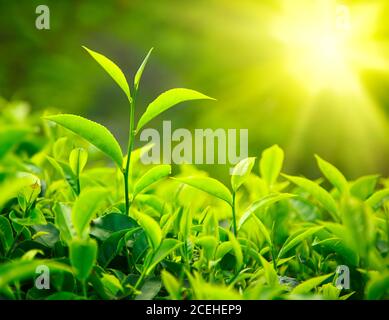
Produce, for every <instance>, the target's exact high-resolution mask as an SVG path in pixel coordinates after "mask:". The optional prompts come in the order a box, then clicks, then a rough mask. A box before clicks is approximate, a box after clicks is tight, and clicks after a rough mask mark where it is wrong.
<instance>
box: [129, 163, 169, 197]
mask: <svg viewBox="0 0 389 320" xmlns="http://www.w3.org/2000/svg"><path fill="white" fill-rule="evenodd" d="M171 171H172V168H171V166H170V165H168V164H162V165H159V166H155V167H153V168H151V169H150V170H149V171H147V172H146V173H145V174H144V175H143V176H141V177H140V178H139V179H138V181H137V182H136V183H135V187H134V197H135V196H136V195H137V194H138V193H140V192H142V191H143V190H144V189H146V188H147V187H148V186H150V185H152V184H153V183H155V182H157V181H158V180H161V179H163V178H165V177H167V176H168V175H169V174H170V173H171Z"/></svg>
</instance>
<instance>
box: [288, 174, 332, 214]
mask: <svg viewBox="0 0 389 320" xmlns="http://www.w3.org/2000/svg"><path fill="white" fill-rule="evenodd" d="M284 177H285V178H287V179H288V180H290V181H292V182H293V183H294V184H296V185H298V186H299V187H300V188H302V189H304V190H305V191H307V192H308V193H310V194H311V195H312V196H313V198H315V199H316V200H317V201H318V202H319V203H320V204H321V205H322V206H323V207H324V208H325V209H326V210H327V211H328V212H329V213H330V214H331V216H332V217H333V219H334V220H335V221H337V220H339V218H338V217H339V213H338V208H337V206H336V202H335V200H334V198H332V196H331V195H330V194H329V193H328V192H327V190H325V189H324V188H322V187H320V186H319V185H318V184H317V183H315V182H313V181H311V180H308V179H305V178H301V177H293V176H288V175H284Z"/></svg>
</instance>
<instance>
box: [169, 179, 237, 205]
mask: <svg viewBox="0 0 389 320" xmlns="http://www.w3.org/2000/svg"><path fill="white" fill-rule="evenodd" d="M173 179H174V180H177V181H179V182H182V183H185V184H187V185H189V186H191V187H194V188H196V189H199V190H202V191H204V192H206V193H209V194H210V195H212V196H214V197H216V198H219V199H221V200H224V201H226V202H227V203H228V204H229V205H230V206H232V195H231V192H230V190H228V188H227V187H226V186H225V185H224V184H222V183H221V182H219V181H218V180H216V179H213V178H209V177H186V178H173Z"/></svg>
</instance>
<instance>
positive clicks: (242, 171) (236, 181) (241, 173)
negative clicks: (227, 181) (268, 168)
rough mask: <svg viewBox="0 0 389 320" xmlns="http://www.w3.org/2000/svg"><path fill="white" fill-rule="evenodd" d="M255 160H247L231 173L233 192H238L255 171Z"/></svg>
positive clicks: (242, 161) (241, 162) (240, 162)
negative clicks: (252, 171)
mask: <svg viewBox="0 0 389 320" xmlns="http://www.w3.org/2000/svg"><path fill="white" fill-rule="evenodd" d="M254 163H255V158H246V159H243V160H241V161H239V163H238V164H237V165H236V166H235V167H234V169H233V170H232V173H231V175H232V176H231V186H232V190H234V191H236V190H238V189H239V187H240V186H241V185H242V184H243V183H244V182H245V181H246V179H247V178H248V176H249V175H250V172H251V170H252V169H253V166H254Z"/></svg>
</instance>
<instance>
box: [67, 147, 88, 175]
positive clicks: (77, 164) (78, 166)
mask: <svg viewBox="0 0 389 320" xmlns="http://www.w3.org/2000/svg"><path fill="white" fill-rule="evenodd" d="M87 161H88V152H86V150H85V149H83V148H76V149H73V150H72V152H70V156H69V165H70V168H71V169H72V171H73V173H74V174H75V175H76V176H77V177H78V176H79V175H80V174H81V172H82V170H84V167H85V165H86V162H87Z"/></svg>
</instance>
